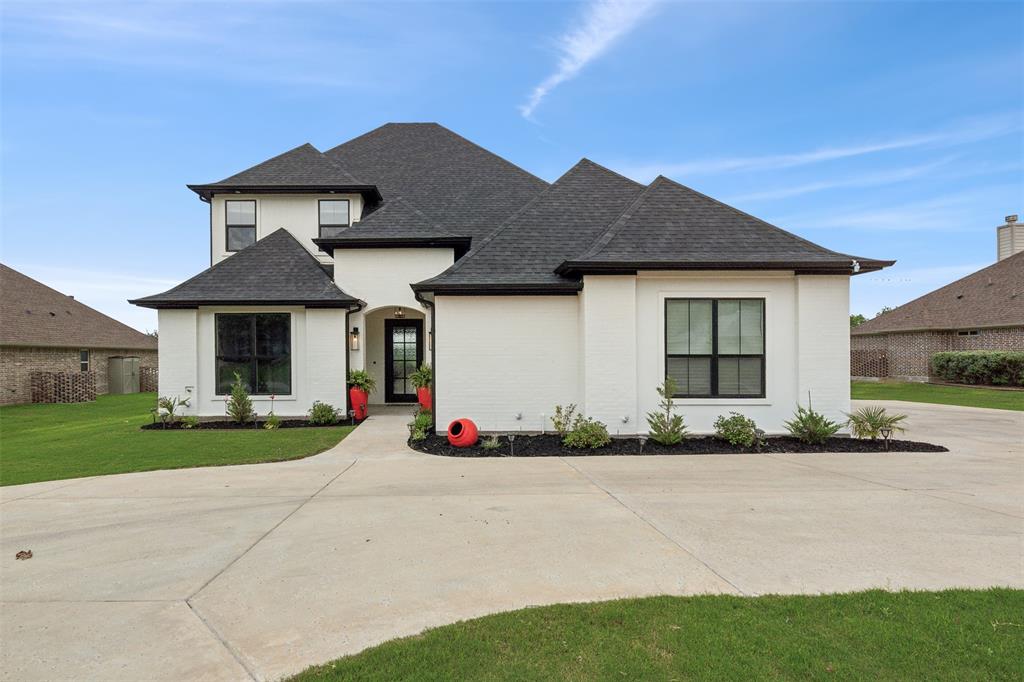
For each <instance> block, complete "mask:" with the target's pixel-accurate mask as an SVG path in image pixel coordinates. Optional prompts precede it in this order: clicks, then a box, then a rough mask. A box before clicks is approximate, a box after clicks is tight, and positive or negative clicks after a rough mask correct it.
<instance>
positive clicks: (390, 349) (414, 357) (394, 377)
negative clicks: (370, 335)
mask: <svg viewBox="0 0 1024 682" xmlns="http://www.w3.org/2000/svg"><path fill="white" fill-rule="evenodd" d="M422 362H423V320H384V400H385V401H386V402H389V403H413V402H416V388H415V387H414V386H413V385H412V382H411V381H410V380H409V377H410V376H411V375H412V373H413V372H415V371H416V368H417V367H419V366H420V364H421V363H422Z"/></svg>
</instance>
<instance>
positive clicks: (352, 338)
mask: <svg viewBox="0 0 1024 682" xmlns="http://www.w3.org/2000/svg"><path fill="white" fill-rule="evenodd" d="M348 347H349V349H350V350H359V327H352V331H350V332H349V333H348Z"/></svg>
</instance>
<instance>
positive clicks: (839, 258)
mask: <svg viewBox="0 0 1024 682" xmlns="http://www.w3.org/2000/svg"><path fill="white" fill-rule="evenodd" d="M588 247H589V248H586V249H585V250H581V251H580V252H578V253H576V254H573V255H572V256H571V257H568V258H567V259H566V261H565V262H564V263H562V264H561V265H560V266H559V269H558V271H559V272H560V273H586V272H592V273H597V272H635V271H636V270H637V269H643V270H651V269H673V270H675V269H705V270H709V269H716V268H747V267H756V268H757V269H786V270H796V271H797V272H821V271H824V272H830V271H835V272H837V273H842V274H848V273H850V272H851V264H852V262H853V261H857V262H858V263H859V265H860V271H861V272H870V271H872V270H879V269H881V268H883V267H886V266H888V265H892V263H893V261H879V260H873V259H869V258H863V257H860V256H851V255H848V254H844V253H837V252H836V251H831V250H829V249H826V248H825V247H823V246H818V245H817V244H814V243H812V242H809V241H807V240H806V239H803V238H802V237H798V236H796V235H795V234H792V233H790V232H786V231H785V230H783V229H780V228H778V227H775V226H774V225H771V224H769V223H766V222H765V221H763V220H760V219H759V218H755V217H754V216H752V215H749V214H747V213H744V212H743V211H740V210H739V209H736V208H733V207H732V206H729V205H727V204H723V203H722V202H720V201H718V200H716V199H712V198H711V197H709V196H706V195H704V194H701V193H700V192H697V191H695V190H692V189H690V188H689V187H686V186H684V185H681V184H679V183H678V182H675V181H673V180H669V179H668V178H666V177H664V176H658V177H657V178H656V179H655V180H654V181H653V182H652V183H651V184H650V185H648V186H647V188H646V189H644V191H643V192H642V193H641V194H640V195H639V196H638V197H637V198H636V200H635V201H634V202H633V203H632V204H631V205H630V206H629V208H628V209H626V210H625V212H623V213H622V215H620V216H619V217H618V218H617V219H616V220H615V221H614V222H613V223H612V224H611V225H610V226H609V227H608V229H607V230H605V231H604V234H602V235H601V236H600V238H599V239H597V240H595V241H594V242H593V243H592V244H588Z"/></svg>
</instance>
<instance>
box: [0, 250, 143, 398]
mask: <svg viewBox="0 0 1024 682" xmlns="http://www.w3.org/2000/svg"><path fill="white" fill-rule="evenodd" d="M114 356H135V357H138V358H139V365H140V367H141V368H142V378H143V384H145V383H147V381H149V380H150V379H151V378H152V377H151V375H153V374H154V373H155V370H156V366H157V341H156V339H155V338H154V337H152V336H147V335H146V334H143V333H142V332H140V331H137V330H135V329H132V328H131V327H129V326H127V325H125V324H122V323H120V322H118V321H117V320H115V319H113V318H110V317H107V316H106V315H104V314H103V313H101V312H99V311H97V310H93V309H92V308H90V307H89V306H87V305H84V304H82V303H79V302H78V301H76V300H75V299H74V297H72V296H67V295H65V294H62V293H60V292H59V291H56V290H54V289H51V288H50V287H48V286H46V285H45V284H42V283H41V282H37V281H36V280H34V279H32V278H31V277H28V276H26V275H23V274H21V273H20V272H18V271H16V270H12V269H11V268H9V267H7V266H6V265H2V264H0V404H5V405H6V404H12V403H28V402H32V375H33V374H34V373H36V374H37V379H38V373H40V372H47V373H62V374H66V375H69V376H70V377H72V378H73V377H74V374H75V373H87V374H88V375H91V376H88V377H86V378H87V379H88V381H87V382H74V383H75V384H76V386H77V385H79V384H82V383H88V384H89V386H90V387H91V386H93V385H94V386H95V391H94V392H95V393H106V392H107V362H108V359H109V358H111V357H114ZM143 388H144V389H145V388H147V387H146V386H145V385H144V386H143ZM76 390H77V389H76ZM150 390H155V387H153V388H152V389H150ZM88 392H89V393H92V392H93V391H92V390H91V389H90V390H89V391H88Z"/></svg>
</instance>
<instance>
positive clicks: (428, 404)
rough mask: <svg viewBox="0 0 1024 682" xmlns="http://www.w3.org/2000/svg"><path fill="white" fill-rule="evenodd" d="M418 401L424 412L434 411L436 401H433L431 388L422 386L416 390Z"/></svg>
mask: <svg viewBox="0 0 1024 682" xmlns="http://www.w3.org/2000/svg"><path fill="white" fill-rule="evenodd" d="M416 400H418V401H419V403H420V408H421V409H424V410H430V409H433V406H434V401H433V400H431V396H430V387H428V386H422V387H420V388H417V389H416Z"/></svg>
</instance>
